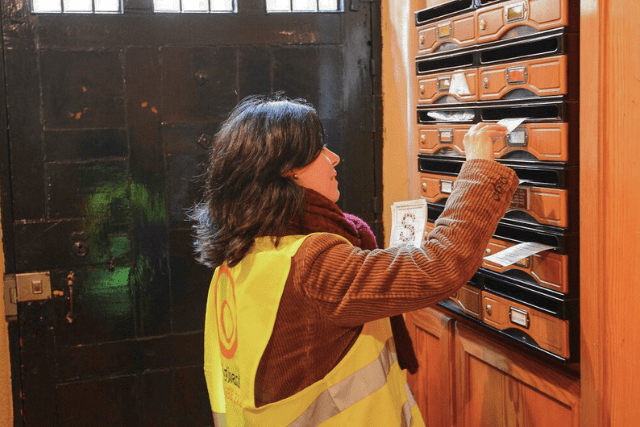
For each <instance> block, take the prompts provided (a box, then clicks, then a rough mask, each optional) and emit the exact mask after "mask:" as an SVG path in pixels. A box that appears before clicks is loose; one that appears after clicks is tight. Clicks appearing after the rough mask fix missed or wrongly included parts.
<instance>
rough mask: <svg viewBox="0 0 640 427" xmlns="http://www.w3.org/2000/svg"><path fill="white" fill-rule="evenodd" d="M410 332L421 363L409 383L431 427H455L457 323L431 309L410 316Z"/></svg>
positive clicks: (408, 321) (409, 378)
mask: <svg viewBox="0 0 640 427" xmlns="http://www.w3.org/2000/svg"><path fill="white" fill-rule="evenodd" d="M407 328H408V329H409V333H410V334H411V339H412V340H413V347H414V349H415V351H416V356H417V357H418V360H419V362H420V369H418V372H417V373H416V374H415V375H408V377H407V381H408V382H409V385H410V386H411V389H412V390H413V392H414V394H415V398H416V401H417V402H418V406H419V407H420V411H421V412H422V417H423V418H424V421H425V423H426V424H427V425H428V426H429V427H445V426H446V427H448V426H451V419H452V416H453V376H452V370H451V368H452V362H453V358H452V357H451V356H452V353H453V344H454V343H453V328H454V319H453V318H452V317H451V316H449V315H446V314H443V313H441V312H439V311H436V310H433V309H430V308H427V309H424V310H420V311H415V312H412V313H409V314H407Z"/></svg>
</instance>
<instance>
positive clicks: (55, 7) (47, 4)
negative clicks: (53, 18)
mask: <svg viewBox="0 0 640 427" xmlns="http://www.w3.org/2000/svg"><path fill="white" fill-rule="evenodd" d="M31 7H32V8H33V12H34V13H61V12H63V13H122V6H121V0H32V3H31Z"/></svg>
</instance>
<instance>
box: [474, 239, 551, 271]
mask: <svg viewBox="0 0 640 427" xmlns="http://www.w3.org/2000/svg"><path fill="white" fill-rule="evenodd" d="M549 249H555V247H554V246H549V245H543V244H541V243H533V242H525V243H520V244H517V245H515V246H511V247H510V248H507V249H505V250H503V251H500V252H498V253H495V254H493V255H489V256H487V257H484V259H485V261H489V262H493V263H495V264H498V265H501V266H503V267H507V266H509V265H511V264H515V263H516V262H518V261H520V260H522V259H524V258H526V257H528V256H531V255H534V254H537V253H538V252H542V251H547V250H549Z"/></svg>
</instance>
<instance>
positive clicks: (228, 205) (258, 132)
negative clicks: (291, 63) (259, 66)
mask: <svg viewBox="0 0 640 427" xmlns="http://www.w3.org/2000/svg"><path fill="white" fill-rule="evenodd" d="M324 139H325V135H324V129H323V127H322V123H321V122H320V119H319V117H318V114H317V112H316V110H315V109H314V108H313V107H312V106H311V105H310V104H309V103H307V102H306V101H305V100H303V99H293V100H292V99H288V98H287V97H285V96H284V95H282V94H273V95H267V96H250V97H247V98H245V99H243V100H242V101H241V102H240V103H239V104H238V105H237V106H236V107H235V108H234V109H233V110H232V111H231V113H230V115H229V117H228V118H227V120H226V121H225V122H224V123H223V124H222V126H221V128H220V130H219V132H218V133H217V134H216V137H215V141H214V142H213V144H212V145H211V148H210V151H209V163H208V166H207V172H206V175H205V184H204V195H203V199H202V201H200V202H199V203H197V204H196V206H194V207H193V208H192V209H191V212H190V218H191V219H192V220H194V221H195V225H194V229H195V242H194V246H195V252H196V259H197V260H198V261H199V262H201V263H203V264H205V265H207V266H209V267H212V268H215V267H217V266H218V265H220V264H222V263H224V262H227V263H228V264H229V265H230V266H233V265H236V264H237V263H238V262H240V260H241V259H242V258H243V257H244V256H245V255H246V253H247V252H248V251H249V249H251V246H252V245H253V242H254V240H255V238H256V237H259V236H279V235H284V234H286V230H287V229H288V227H289V224H290V223H291V221H292V219H293V218H294V217H296V216H302V212H303V209H304V204H305V201H304V189H303V188H302V187H300V186H298V185H297V184H295V183H294V182H293V181H292V180H291V179H289V178H287V177H284V175H285V174H286V173H287V172H289V171H291V170H292V169H294V168H300V167H302V166H305V165H307V164H309V163H310V162H312V161H313V160H314V159H315V158H316V157H317V156H318V155H319V154H320V151H321V150H322V148H323V146H324ZM277 240H278V239H276V244H277V243H278V242H277Z"/></svg>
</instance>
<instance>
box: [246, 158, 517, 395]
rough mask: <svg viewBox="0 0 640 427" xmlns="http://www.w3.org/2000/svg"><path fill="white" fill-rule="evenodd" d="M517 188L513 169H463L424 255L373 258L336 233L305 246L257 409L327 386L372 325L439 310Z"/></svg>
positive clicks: (478, 163)
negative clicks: (324, 383) (364, 327)
mask: <svg viewBox="0 0 640 427" xmlns="http://www.w3.org/2000/svg"><path fill="white" fill-rule="evenodd" d="M517 186H518V178H517V176H516V175H515V173H514V172H513V170H511V169H509V168H507V167H505V166H503V165H500V164H499V163H497V162H495V161H488V160H471V161H467V162H465V164H464V165H463V167H462V169H461V171H460V173H459V175H458V178H457V181H456V184H455V189H454V191H453V192H452V193H451V195H450V197H449V199H448V201H447V204H446V207H445V209H444V211H443V212H442V214H441V215H440V217H439V218H438V220H437V221H436V223H435V230H434V231H432V232H431V233H430V234H429V236H428V238H427V240H426V241H425V242H424V244H423V247H422V248H421V249H418V248H408V247H398V248H389V249H384V250H380V249H378V250H373V251H365V250H362V249H359V248H357V247H353V246H351V245H349V244H347V243H345V241H344V239H342V238H340V237H337V236H334V235H331V234H320V235H314V236H311V237H309V238H307V239H306V240H305V242H304V243H303V244H302V246H301V247H300V249H299V251H298V252H297V254H296V255H295V256H294V257H293V259H292V265H291V271H290V273H289V277H288V279H287V283H286V284H285V289H284V292H283V295H282V298H281V301H280V307H279V308H278V314H277V317H276V321H275V325H274V328H273V333H272V335H271V338H270V340H269V344H268V345H267V348H266V350H265V353H264V354H263V356H262V359H261V361H260V364H259V366H258V372H257V374H256V384H255V402H256V406H263V405H265V404H267V403H270V402H275V401H278V400H281V399H284V398H287V397H289V396H291V395H293V394H295V393H297V392H298V391H300V390H302V389H304V388H305V387H307V386H309V385H311V384H313V383H314V382H316V381H318V380H320V379H322V378H323V377H324V376H325V375H326V374H327V373H328V372H329V371H331V369H333V367H335V366H336V365H337V364H338V362H340V360H342V358H343V357H344V356H345V355H346V354H347V352H348V351H349V350H350V349H351V346H352V345H353V343H354V342H355V341H356V339H357V338H358V335H359V333H360V330H361V329H362V325H363V324H364V323H366V322H369V321H371V320H376V319H380V318H384V317H390V316H393V315H397V314H401V313H406V312H409V311H413V310H418V309H421V308H424V307H427V306H430V305H433V304H435V303H437V302H439V301H442V300H444V299H446V298H447V297H448V296H449V295H451V294H452V293H454V292H455V291H456V290H457V289H458V288H460V287H461V286H462V285H464V284H465V283H467V282H468V280H469V279H470V278H471V277H472V276H473V274H474V273H475V272H476V270H477V269H478V267H479V266H480V265H481V264H482V256H483V254H484V251H485V248H486V247H487V244H488V242H489V239H490V238H491V236H492V235H493V233H494V231H495V228H496V225H497V223H498V220H499V219H500V218H501V217H502V216H503V215H504V213H505V211H506V209H507V208H508V206H509V203H510V201H511V197H512V195H513V193H514V191H515V189H516V188H517Z"/></svg>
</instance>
